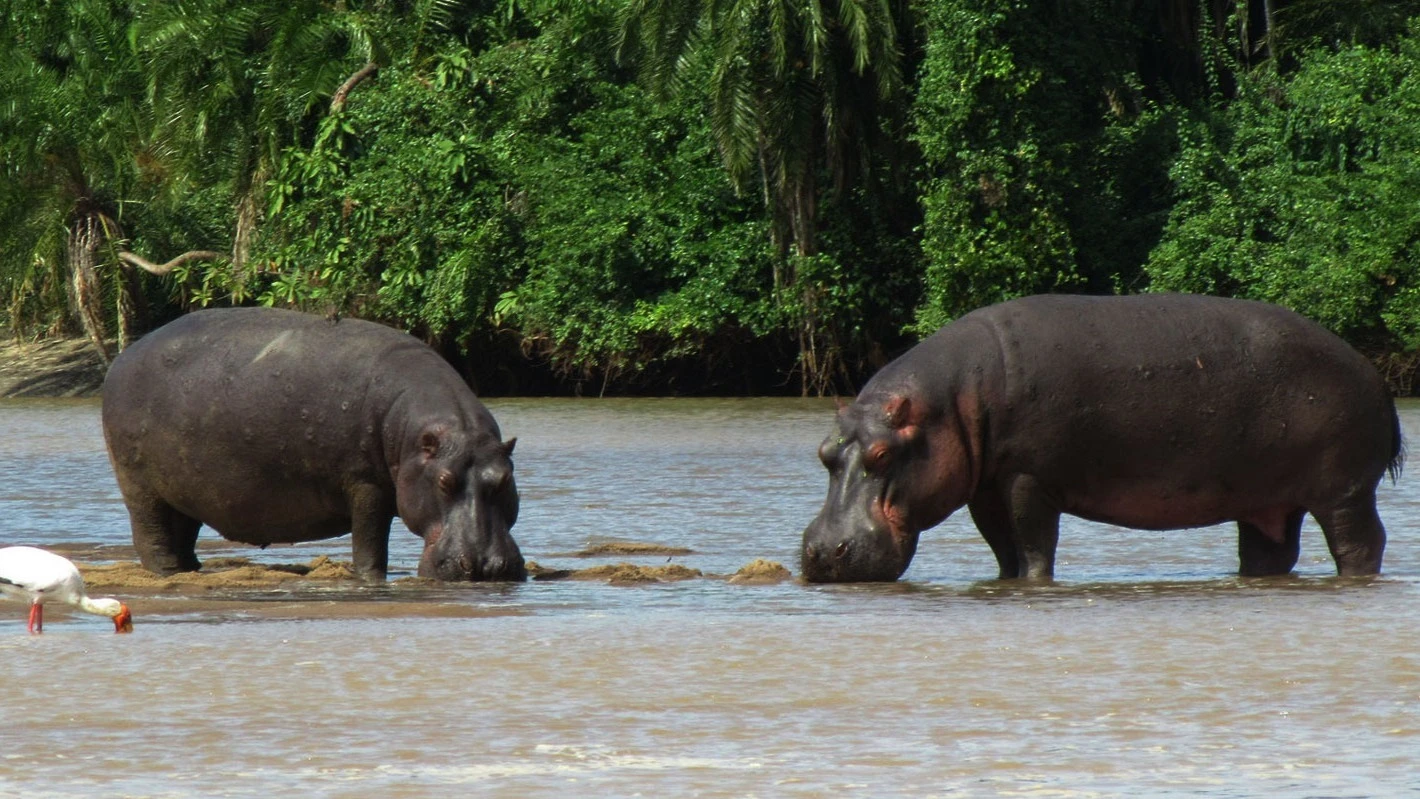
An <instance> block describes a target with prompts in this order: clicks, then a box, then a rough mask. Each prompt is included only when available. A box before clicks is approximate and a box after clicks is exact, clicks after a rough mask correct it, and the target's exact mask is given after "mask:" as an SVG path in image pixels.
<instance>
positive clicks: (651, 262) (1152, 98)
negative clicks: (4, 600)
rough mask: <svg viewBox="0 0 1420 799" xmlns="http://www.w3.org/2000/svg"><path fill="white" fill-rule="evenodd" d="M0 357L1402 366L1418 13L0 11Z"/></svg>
mask: <svg viewBox="0 0 1420 799" xmlns="http://www.w3.org/2000/svg"><path fill="white" fill-rule="evenodd" d="M3 14H4V16H3V17H0V173H3V176H2V177H0V296H3V298H4V299H5V301H6V302H5V304H4V308H3V310H0V322H3V323H5V324H6V325H8V326H9V328H10V329H11V330H12V332H13V333H14V335H16V336H21V337H34V336H42V335H68V334H75V333H83V334H86V335H88V336H89V337H90V338H91V339H92V340H94V341H95V344H96V346H99V347H100V348H101V349H102V350H104V352H105V355H106V357H111V356H112V354H113V353H112V350H111V347H110V346H109V344H108V342H110V341H111V340H112V339H113V338H114V337H116V338H117V340H118V344H119V346H123V345H124V344H125V343H126V342H127V341H128V340H130V339H131V338H132V337H134V336H136V335H139V334H141V333H142V332H143V331H144V330H145V329H147V328H149V327H151V326H153V325H155V324H158V323H160V322H162V321H164V320H165V319H168V318H171V317H173V316H175V315H177V314H180V313H182V312H185V311H187V310H191V309H195V308H199V307H206V306H212V305H226V304H253V303H261V304H268V305H280V306H290V307H297V308H302V309H306V310H311V311H314V312H318V313H327V314H332V315H336V314H347V315H357V316H361V317H366V318H372V319H377V320H380V321H384V322H387V323H390V324H394V325H398V326H401V327H403V328H405V329H408V330H410V331H412V332H414V333H415V334H416V335H419V336H421V337H423V338H425V339H426V340H429V341H431V342H433V343H435V344H436V346H439V347H440V348H441V349H442V351H443V352H445V354H446V355H448V356H449V357H450V358H451V359H453V360H454V361H456V362H457V363H459V364H460V365H461V366H463V367H464V368H465V369H466V371H467V372H468V373H469V374H470V375H471V376H472V377H473V378H474V380H475V382H476V383H477V384H478V387H479V388H480V390H483V391H489V392H498V391H523V392H529V391H531V392H541V391H581V392H589V393H597V392H603V391H607V392H663V391H671V392H721V393H726V392H727V393H755V392H800V391H802V392H806V393H819V392H833V391H848V390H851V389H852V388H853V387H855V386H856V385H858V384H860V383H861V381H862V380H863V379H864V378H865V377H866V376H867V375H869V374H871V372H872V371H873V370H874V369H875V368H876V367H878V366H880V365H881V364H882V363H883V362H885V360H886V359H888V358H890V357H891V356H892V355H894V354H896V353H897V352H899V351H900V350H901V349H903V348H905V347H906V346H908V345H910V344H911V343H912V342H913V341H915V340H916V339H917V338H918V337H919V336H920V335H922V334H924V333H926V332H928V331H930V330H932V329H935V328H936V327H937V326H939V325H940V324H943V323H944V322H946V321H948V320H950V319H952V318H954V317H956V316H959V315H960V314H962V313H964V312H966V311H968V310H970V309H972V308H975V307H978V306H980V305H982V304H986V303H990V302H995V301H999V300H1002V299H1006V298H1010V297H1015V296H1020V295H1023V294H1029V293H1035V292H1042V291H1070V292H1080V291H1084V292H1142V291H1161V290H1184V291H1198V292H1208V293H1216V294H1224V295H1232V296H1244V297H1253V298H1259V299H1265V300H1270V301H1273V302H1278V303H1282V304H1284V305H1288V306H1290V307H1292V308H1295V309H1297V310H1299V311H1302V312H1303V313H1306V314H1308V315H1310V316H1312V317H1313V318H1315V319H1317V320H1319V321H1321V322H1322V323H1324V324H1326V325H1328V326H1329V327H1331V328H1332V329H1333V330H1336V331H1337V332H1338V333H1340V334H1342V335H1343V336H1345V337H1347V338H1348V340H1350V341H1352V342H1353V343H1355V344H1356V345H1357V346H1359V347H1361V348H1362V349H1363V350H1364V351H1366V352H1368V353H1370V354H1372V355H1374V356H1375V357H1376V358H1377V359H1378V362H1381V363H1382V364H1383V365H1384V366H1385V367H1386V369H1387V371H1388V372H1389V374H1390V376H1391V378H1392V380H1393V381H1394V382H1395V384H1396V386H1397V388H1398V389H1400V390H1403V391H1408V390H1409V388H1410V384H1411V380H1412V377H1413V374H1414V372H1415V367H1416V363H1417V362H1420V355H1417V353H1420V201H1417V199H1416V198H1420V77H1417V76H1420V0H1404V1H1400V0H1389V1H1387V0H1344V1H1343V0H1174V1H1166V0H1159V1H1158V2H1149V1H1148V0H1051V1H1050V2H1043V1H1042V0H1035V1H1034V2H1030V1H1029V0H917V2H904V1H903V0H897V1H895V2H894V1H893V0H814V1H813V2H788V1H787V0H496V2H494V1H493V0H466V1H464V2H459V1H458V0H367V1H364V2H362V1H361V0H344V2H336V3H332V2H323V1H320V0H285V2H280V3H276V2H270V1H269V0H243V1H242V2H235V0H185V2H183V3H172V2H167V1H166V0H67V1H66V2H61V3H51V2H40V0H13V1H12V2H10V3H8V4H7V6H6V10H5V11H4V12H3Z"/></svg>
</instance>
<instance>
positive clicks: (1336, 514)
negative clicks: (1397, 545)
mask: <svg viewBox="0 0 1420 799" xmlns="http://www.w3.org/2000/svg"><path fill="white" fill-rule="evenodd" d="M1312 516H1314V517H1316V521H1317V524H1319V525H1321V531H1322V532H1323V533H1325V534H1326V545H1327V547H1329V548H1330V549H1331V557H1332V558H1333V559H1334V560H1335V561H1336V573H1337V574H1339V575H1341V576H1342V577H1356V576H1366V575H1371V574H1379V573H1380V570H1381V558H1382V556H1384V554H1385V526H1384V525H1382V524H1381V517H1380V515H1379V514H1378V513H1376V494H1375V492H1374V491H1367V492H1365V493H1363V494H1359V495H1356V496H1353V497H1350V498H1348V499H1347V500H1345V501H1343V502H1341V503H1339V504H1337V505H1336V506H1335V507H1331V508H1326V509H1324V510H1315V509H1314V510H1312Z"/></svg>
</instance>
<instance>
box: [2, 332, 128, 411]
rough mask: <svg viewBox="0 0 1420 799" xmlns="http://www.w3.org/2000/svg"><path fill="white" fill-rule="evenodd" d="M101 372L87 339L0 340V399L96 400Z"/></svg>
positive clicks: (102, 371)
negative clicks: (83, 398)
mask: <svg viewBox="0 0 1420 799" xmlns="http://www.w3.org/2000/svg"><path fill="white" fill-rule="evenodd" d="M105 371H106V367H105V366H104V362H103V359H102V358H100V357H99V354H98V353H97V352H95V351H94V347H93V345H92V344H90V343H89V341H88V340H87V339H82V338H62V339H44V340H42V341H23V342H19V341H15V340H14V339H13V338H10V337H9V336H5V337H3V338H0V397H49V398H54V397H96V396H98V395H99V390H100V389H101V388H102V387H103V382H104V373H105Z"/></svg>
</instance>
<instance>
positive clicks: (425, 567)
mask: <svg viewBox="0 0 1420 799" xmlns="http://www.w3.org/2000/svg"><path fill="white" fill-rule="evenodd" d="M443 549H444V548H442V547H439V546H438V542H437V541H435V542H432V543H427V544H425V546H424V554H423V556H421V557H420V559H419V576H420V577H427V578H431V579H434V580H440V581H442V582H449V583H475V582H523V581H525V580H527V578H528V572H527V565H526V564H525V563H524V561H523V556H522V553H521V552H519V551H517V548H516V545H515V546H514V550H513V552H512V553H510V554H509V555H506V556H497V555H485V556H483V557H479V556H476V555H474V554H471V553H469V552H467V551H459V552H453V553H447V552H444V551H443Z"/></svg>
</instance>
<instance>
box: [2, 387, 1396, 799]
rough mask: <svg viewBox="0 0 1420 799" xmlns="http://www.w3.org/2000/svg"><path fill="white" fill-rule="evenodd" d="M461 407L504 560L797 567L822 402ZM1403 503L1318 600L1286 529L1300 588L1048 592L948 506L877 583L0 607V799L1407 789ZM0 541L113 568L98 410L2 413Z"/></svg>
mask: <svg viewBox="0 0 1420 799" xmlns="http://www.w3.org/2000/svg"><path fill="white" fill-rule="evenodd" d="M490 406H491V407H492V408H493V410H494V413H495V414H496V415H497V416H498V419H499V422H500V425H501V426H502V428H503V430H504V433H505V434H506V435H516V436H518V437H519V445H518V453H517V458H516V460H517V470H518V481H519V487H520V489H521V492H522V495H523V510H522V514H521V516H520V518H519V521H518V524H517V526H516V527H515V528H514V534H515V536H516V537H517V539H518V541H519V544H520V545H521V546H522V549H523V551H524V553H525V554H526V555H527V556H528V557H530V558H532V559H534V560H537V561H539V562H540V563H543V564H544V565H547V566H549V567H553V568H582V567H585V566H587V565H588V560H587V559H585V558H577V557H574V555H575V554H576V553H577V552H579V551H580V550H582V549H584V548H585V547H586V546H587V545H588V544H595V543H598V542H606V541H635V542H650V543H656V544H663V545H667V546H679V547H688V548H690V549H692V550H693V552H692V553H691V554H685V555H673V556H665V555H657V556H652V557H640V558H635V557H622V556H618V557H616V558H614V560H636V561H637V562H641V563H644V564H647V565H659V564H663V563H665V562H666V561H667V559H669V560H670V561H671V562H674V563H680V564H683V565H685V566H688V567H692V568H696V569H700V570H701V571H703V572H705V573H706V574H707V575H727V574H730V573H732V572H734V571H735V570H736V569H737V568H739V567H740V566H742V565H744V564H745V563H747V562H749V561H751V560H753V559H755V558H761V557H763V558H768V559H772V560H777V561H779V562H782V563H784V564H785V565H788V566H790V567H791V568H797V561H796V557H795V553H796V551H797V547H798V540H799V532H800V530H801V529H802V527H803V525H804V524H805V523H806V522H807V521H808V519H809V518H811V517H812V515H813V514H814V513H815V512H816V511H817V509H818V505H819V503H820V502H821V501H822V496H823V489H824V485H825V483H826V480H825V478H824V475H823V473H822V470H821V467H819V465H818V463H817V460H816V459H815V457H814V451H815V449H816V447H817V444H818V441H819V440H820V438H821V437H822V436H823V434H824V433H825V432H826V430H827V428H828V426H829V419H830V417H831V414H832V404H831V403H821V402H798V401H785V400H772V401H770V400H764V401H760V400H704V401H702V400H618V401H591V400H580V401H573V400H537V401H533V400H504V401H495V402H491V403H490ZM1403 417H1404V421H1405V424H1406V427H1407V431H1408V434H1409V435H1410V437H1411V439H1412V440H1420V438H1418V437H1417V436H1420V408H1416V407H1414V406H1406V408H1405V411H1404V414H1403ZM1417 480H1420V469H1413V470H1412V472H1411V473H1410V474H1407V475H1406V476H1405V477H1403V478H1402V479H1401V481H1400V483H1399V484H1398V485H1397V486H1394V487H1391V486H1389V485H1386V486H1384V487H1383V488H1382V491H1381V503H1382V507H1381V513H1382V516H1383V517H1384V519H1385V521H1386V523H1387V526H1388V529H1389V530H1390V533H1391V543H1390V547H1389V549H1388V551H1387V557H1386V573H1385V576H1383V577H1381V578H1379V579H1370V580H1342V579H1338V578H1335V577H1332V576H1331V575H1332V574H1333V573H1334V570H1333V566H1332V564H1331V561H1330V558H1329V556H1328V555H1327V553H1326V548H1325V544H1324V542H1323V541H1322V537H1321V534H1320V531H1319V530H1317V529H1316V528H1315V526H1314V525H1311V524H1309V525H1308V527H1307V529H1306V530H1305V531H1304V533H1303V554H1302V560H1301V563H1300V565H1299V567H1298V573H1297V576H1294V577H1291V578H1285V579H1243V578H1239V577H1236V576H1233V575H1232V574H1231V573H1230V572H1231V570H1232V569H1233V568H1235V558H1236V555H1235V547H1236V538H1235V534H1234V533H1233V532H1232V531H1231V530H1230V529H1228V528H1212V529H1208V530H1198V531H1180V532H1169V533H1156V532H1139V531H1124V530H1114V529H1110V528H1106V527H1103V526H1099V525H1090V524H1085V523H1081V522H1077V521H1069V522H1067V524H1066V525H1065V527H1064V529H1063V532H1062V536H1061V544H1060V557H1059V563H1058V570H1057V576H1058V582H1057V583H1055V584H1054V585H1049V586H1022V585H1019V584H1013V583H1004V582H999V581H995V580H990V579H986V578H989V577H990V576H991V575H992V574H993V573H994V572H995V565H994V560H993V559H992V557H991V554H990V551H989V550H988V549H987V547H986V545H985V544H984V543H983V542H982V541H981V540H980V538H979V536H977V534H976V532H975V531H974V530H973V529H972V528H971V525H970V521H969V519H968V518H967V516H966V514H960V515H959V516H958V517H954V518H952V519H950V520H948V521H947V522H946V523H945V524H943V525H942V526H941V527H939V528H938V529H936V530H933V531H930V532H928V533H926V534H925V535H924V536H923V540H922V545H921V547H920V549H919V554H918V556H917V559H916V561H915V562H914V563H913V565H912V568H911V569H910V570H909V571H908V573H907V579H906V581H905V582H903V583H899V584H893V585H876V586H805V585H800V584H797V583H792V582H790V583H781V584H778V585H768V586H738V585H730V584H728V583H726V582H725V581H724V580H723V579H717V578H714V577H707V578H703V579H695V580H688V581H685V582H679V583H668V584H653V585H637V586H616V585H607V584H605V583H595V582H567V581H556V582H529V583H527V584H523V585H517V586H461V587H449V586H439V587H430V586H417V585H416V586H402V585H399V584H394V583H391V584H390V585H386V586H379V587H370V588H362V587H358V586H348V585H336V586H332V587H319V586H312V585H309V584H307V585H303V586H299V587H293V588H279V587H278V588H269V589H260V590H256V589H253V590H248V591H243V590H237V589H232V590H225V591H211V592H205V593H200V594H188V593H185V594H183V595H181V596H180V597H177V596H158V597H153V596H140V597H135V598H134V603H135V607H136V609H138V610H139V611H140V612H139V614H138V618H137V627H136V630H135V633H134V634H133V635H130V636H115V635H112V634H110V633H108V632H107V630H108V629H111V626H110V625H108V623H107V621H106V620H103V619H96V618H91V617H87V616H82V615H78V614H68V615H66V614H63V613H57V612H56V613H55V614H54V615H53V617H52V618H53V623H52V624H49V625H46V629H47V632H46V634H45V635H44V636H39V637H31V636H27V635H25V634H24V625H23V618H24V614H23V609H22V608H20V607H19V606H17V605H0V685H3V686H4V687H3V695H4V698H3V699H0V796H9V795H23V796H26V797H34V796H39V797H44V796H66V797H68V796H95V797H99V796H102V797H108V796H120V795H136V796H246V795H251V796H267V795H271V794H275V793H288V794H289V793H294V794H297V795H322V796H351V797H356V796H370V795H376V794H380V795H390V796H409V797H422V796H440V795H469V794H474V795H480V796H507V797H523V796H565V795H576V796H582V795H602V796H631V795H637V794H641V795H653V794H654V795H662V796H687V795H704V796H806V797H808V796H814V797H818V796H864V797H879V796H936V795H954V796H1019V795H1049V796H1113V795H1121V794H1126V793H1127V794H1139V795H1149V794H1163V795H1183V794H1190V795H1201V796H1214V797H1234V796H1257V797H1261V796H1295V797H1303V796H1344V797H1350V796H1355V797H1361V796H1399V795H1415V793H1413V791H1414V786H1416V785H1420V766H1417V765H1416V758H1415V753H1416V752H1420V632H1417V631H1416V628H1417V625H1416V624H1415V622H1414V619H1415V611H1414V609H1415V607H1416V603H1417V599H1420V546H1417V541H1416V535H1415V532H1414V531H1415V528H1416V525H1417V522H1420V482H1417ZM209 536H211V534H210V532H204V539H203V540H204V550H203V556H204V557H217V556H219V555H220V556H230V555H240V556H244V557H252V558H253V559H256V560H259V561H262V562H282V563H289V562H306V561H309V560H310V559H311V558H312V557H315V556H317V555H321V554H326V555H330V556H332V557H335V558H339V559H348V558H349V543H348V540H346V539H337V540H333V541H326V542H318V543H315V544H308V545H302V546H298V547H272V548H270V549H267V550H264V551H262V550H256V549H252V548H246V547H243V548H231V547H226V546H223V545H221V544H220V543H219V539H216V538H215V537H211V538H209ZM0 542H3V543H20V542H24V543H38V544H56V543H61V542H63V543H70V544H73V545H77V546H78V547H81V548H84V550H83V551H84V552H87V553H91V554H92V555H94V556H96V557H97V558H100V559H102V558H105V557H107V558H126V557H128V556H127V555H126V554H124V553H125V552H126V550H125V549H124V547H126V545H127V544H128V529H127V519H126V514H125V513H124V510H123V506H122V503H121V501H120V500H119V499H118V495H117V488H116V486H115V485H114V483H113V478H112V476H111V474H110V472H109V469H108V465H107V462H106V458H105V455H104V452H103V441H102V435H101V431H100V428H99V423H98V412H97V405H96V404H95V403H92V402H18V403H17V402H5V403H0ZM392 543H393V546H392V561H393V566H394V567H395V575H394V576H402V575H407V574H410V573H412V572H413V571H414V569H415V567H416V565H417V562H418V556H419V546H418V544H419V541H418V539H416V538H415V537H414V536H412V535H410V534H409V533H408V532H407V531H404V530H402V529H400V530H397V532H396V534H395V538H394V541H393V542H392ZM81 556H83V557H87V555H81ZM46 616H47V617H48V616H50V614H48V613H47V614H46ZM46 620H47V621H49V619H48V618H47V619H46ZM1407 791H1411V793H1409V794H1407V793H1406V792H1407Z"/></svg>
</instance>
